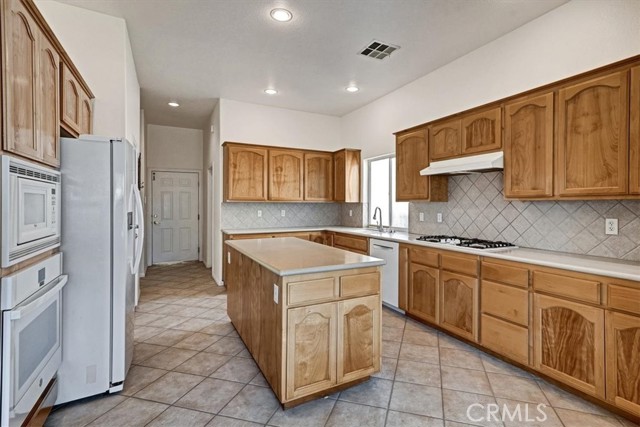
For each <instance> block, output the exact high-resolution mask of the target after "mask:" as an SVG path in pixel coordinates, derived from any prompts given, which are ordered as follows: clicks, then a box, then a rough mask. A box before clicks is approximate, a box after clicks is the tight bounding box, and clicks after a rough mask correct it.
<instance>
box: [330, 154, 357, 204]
mask: <svg viewBox="0 0 640 427" xmlns="http://www.w3.org/2000/svg"><path fill="white" fill-rule="evenodd" d="M360 164H361V160H360V150H351V149H344V150H340V151H336V152H335V153H334V154H333V184H334V191H333V197H334V200H335V201H336V202H347V203H360V201H361V191H360V187H361V179H362V177H361V172H360V169H361V166H360Z"/></svg>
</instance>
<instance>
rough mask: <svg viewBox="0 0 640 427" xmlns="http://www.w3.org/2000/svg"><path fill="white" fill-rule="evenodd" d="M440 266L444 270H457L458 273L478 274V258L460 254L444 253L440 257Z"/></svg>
mask: <svg viewBox="0 0 640 427" xmlns="http://www.w3.org/2000/svg"><path fill="white" fill-rule="evenodd" d="M440 267H441V268H442V269H443V270H450V271H455V272H457V273H464V274H468V275H469V276H473V277H477V276H478V258H477V257H466V256H460V255H449V254H442V256H441V257H440Z"/></svg>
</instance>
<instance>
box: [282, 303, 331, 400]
mask: <svg viewBox="0 0 640 427" xmlns="http://www.w3.org/2000/svg"><path fill="white" fill-rule="evenodd" d="M337 319H338V307H337V304H336V303H328V304H319V305H312V306H309V307H300V308H292V309H289V312H288V323H289V328H288V334H287V399H294V398H296V397H299V396H305V395H307V394H311V393H314V392H316V391H320V390H324V389H326V388H328V387H331V386H333V385H335V384H336V370H335V366H336V341H337V338H336V337H337V333H338V329H337V327H338V322H337Z"/></svg>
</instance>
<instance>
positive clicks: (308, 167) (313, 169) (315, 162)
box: [304, 152, 333, 202]
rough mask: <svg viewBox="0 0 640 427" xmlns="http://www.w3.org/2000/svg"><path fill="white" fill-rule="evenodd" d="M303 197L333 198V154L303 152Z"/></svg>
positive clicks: (314, 198) (309, 199) (323, 199)
mask: <svg viewBox="0 0 640 427" xmlns="http://www.w3.org/2000/svg"><path fill="white" fill-rule="evenodd" d="M304 199H305V200H308V201H318V202H326V201H331V200H333V155H332V154H331V153H311V152H310V153H305V154H304Z"/></svg>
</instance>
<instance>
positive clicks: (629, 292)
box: [607, 284, 640, 314]
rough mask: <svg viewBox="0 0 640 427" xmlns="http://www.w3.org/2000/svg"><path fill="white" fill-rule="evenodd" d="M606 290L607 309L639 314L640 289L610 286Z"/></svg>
mask: <svg viewBox="0 0 640 427" xmlns="http://www.w3.org/2000/svg"><path fill="white" fill-rule="evenodd" d="M607 289H608V295H607V297H608V298H607V301H608V304H607V305H608V306H609V307H611V308H615V309H617V310H623V311H629V312H631V313H636V314H640V288H629V287H626V286H620V285H614V284H610V285H609V286H608V288H607Z"/></svg>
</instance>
